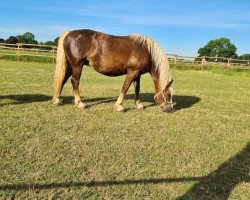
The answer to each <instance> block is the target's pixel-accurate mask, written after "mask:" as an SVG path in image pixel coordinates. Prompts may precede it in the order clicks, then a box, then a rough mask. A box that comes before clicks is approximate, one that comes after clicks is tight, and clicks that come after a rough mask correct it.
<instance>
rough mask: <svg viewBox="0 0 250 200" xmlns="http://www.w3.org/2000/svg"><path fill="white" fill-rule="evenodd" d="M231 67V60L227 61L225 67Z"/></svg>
mask: <svg viewBox="0 0 250 200" xmlns="http://www.w3.org/2000/svg"><path fill="white" fill-rule="evenodd" d="M230 65H231V58H228V59H227V66H228V67H229V66H230Z"/></svg>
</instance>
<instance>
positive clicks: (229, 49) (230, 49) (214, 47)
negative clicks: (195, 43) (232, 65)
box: [198, 38, 237, 60]
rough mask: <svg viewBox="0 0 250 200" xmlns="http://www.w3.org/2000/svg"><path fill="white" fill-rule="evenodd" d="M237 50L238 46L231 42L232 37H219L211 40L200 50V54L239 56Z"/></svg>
mask: <svg viewBox="0 0 250 200" xmlns="http://www.w3.org/2000/svg"><path fill="white" fill-rule="evenodd" d="M236 50H237V48H236V46H235V45H234V44H232V43H231V42H230V39H228V38H219V39H215V40H210V41H209V42H208V43H207V44H206V45H205V46H204V47H202V48H200V49H199V50H198V54H199V56H211V57H225V58H237V53H236ZM213 60H214V59H213ZM217 60H220V59H217Z"/></svg>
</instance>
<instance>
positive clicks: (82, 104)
mask: <svg viewBox="0 0 250 200" xmlns="http://www.w3.org/2000/svg"><path fill="white" fill-rule="evenodd" d="M85 107H86V106H85V104H84V103H82V102H81V103H79V104H78V108H79V109H84V108H85Z"/></svg>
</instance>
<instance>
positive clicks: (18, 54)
mask: <svg viewBox="0 0 250 200" xmlns="http://www.w3.org/2000/svg"><path fill="white" fill-rule="evenodd" d="M20 46H21V44H19V43H17V53H16V57H17V60H18V61H20Z"/></svg>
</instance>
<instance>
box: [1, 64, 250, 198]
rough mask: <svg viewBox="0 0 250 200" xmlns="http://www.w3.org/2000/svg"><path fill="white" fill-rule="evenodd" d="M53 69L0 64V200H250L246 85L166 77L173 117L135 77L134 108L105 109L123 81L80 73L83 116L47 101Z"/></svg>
mask: <svg viewBox="0 0 250 200" xmlns="http://www.w3.org/2000/svg"><path fill="white" fill-rule="evenodd" d="M53 73H54V65H52V64H41V63H31V62H30V63H24V62H10V61H8V62H7V61H0V74H1V76H0V118H1V123H0V162H1V163H0V177H1V178H0V199H202V198H203V199H227V198H229V199H250V190H249V188H250V187H249V186H250V183H249V166H250V145H249V139H250V135H249V133H250V127H249V126H250V125H249V121H250V115H249V107H250V101H249V96H250V90H249V84H250V79H249V78H247V77H241V76H225V75H223V74H214V73H211V72H207V71H192V70H188V71H183V70H172V74H173V77H174V89H175V96H174V101H176V106H175V108H176V110H177V111H176V112H175V113H173V114H167V113H162V112H161V111H160V109H159V108H158V107H157V106H156V105H154V104H153V92H154V90H153V82H152V80H151V77H150V76H149V75H144V76H143V77H142V83H141V85H142V88H141V93H142V95H141V100H142V101H143V102H144V105H145V106H146V109H145V110H143V111H140V110H136V109H134V101H133V97H134V94H133V93H134V92H133V87H131V89H130V90H129V92H128V95H127V96H126V97H127V98H126V100H125V102H124V106H125V107H126V108H127V112H125V113H116V112H114V111H113V105H114V103H115V100H116V97H117V96H118V93H119V90H120V88H121V86H122V83H123V80H124V77H117V78H110V77H105V76H102V75H100V74H98V73H97V72H95V71H93V70H92V69H90V68H84V70H83V75H82V79H81V86H80V92H81V94H82V97H83V100H84V102H85V103H86V104H87V105H88V107H87V109H85V110H79V109H77V108H76V107H75V106H74V105H73V104H72V100H73V97H72V88H71V85H70V82H69V83H67V84H66V85H65V88H64V90H63V94H62V95H63V97H62V98H63V100H64V104H63V105H62V106H61V107H54V106H53V105H52V103H51V98H52V97H51V94H52V85H53Z"/></svg>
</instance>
